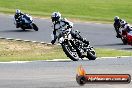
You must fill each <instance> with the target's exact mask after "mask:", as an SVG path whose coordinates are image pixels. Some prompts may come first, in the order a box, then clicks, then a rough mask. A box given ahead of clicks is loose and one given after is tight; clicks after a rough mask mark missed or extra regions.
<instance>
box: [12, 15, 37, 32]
mask: <svg viewBox="0 0 132 88" xmlns="http://www.w3.org/2000/svg"><path fill="white" fill-rule="evenodd" d="M20 19H21V21H20V22H18V24H19V27H20V28H21V29H23V30H25V29H34V30H35V31H38V27H37V26H36V24H35V23H34V21H33V19H32V17H31V16H29V15H27V14H24V15H22V16H21V18H20ZM14 24H15V25H17V24H16V20H15V18H14Z"/></svg>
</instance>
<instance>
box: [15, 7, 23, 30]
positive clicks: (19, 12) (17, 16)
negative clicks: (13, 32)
mask: <svg viewBox="0 0 132 88" xmlns="http://www.w3.org/2000/svg"><path fill="white" fill-rule="evenodd" d="M23 15H24V14H23V13H22V12H21V11H20V10H19V9H17V10H16V13H15V15H14V18H15V21H16V28H19V27H20V23H21V20H22V19H21V18H22V16H23Z"/></svg>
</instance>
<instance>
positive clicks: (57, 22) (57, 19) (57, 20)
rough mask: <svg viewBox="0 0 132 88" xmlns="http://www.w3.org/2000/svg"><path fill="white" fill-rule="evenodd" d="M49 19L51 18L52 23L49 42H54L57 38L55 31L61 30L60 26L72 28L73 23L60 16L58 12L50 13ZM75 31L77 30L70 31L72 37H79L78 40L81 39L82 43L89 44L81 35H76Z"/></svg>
mask: <svg viewBox="0 0 132 88" xmlns="http://www.w3.org/2000/svg"><path fill="white" fill-rule="evenodd" d="M51 19H52V23H53V39H52V41H51V43H52V44H54V43H55V42H56V39H57V35H56V31H58V30H62V28H64V27H66V28H65V29H68V28H72V27H73V23H72V22H70V21H68V20H67V19H66V18H61V14H60V13H59V12H53V13H52V15H51ZM76 32H77V31H75V32H73V30H72V31H71V35H72V37H74V38H76V39H79V40H81V41H83V42H84V43H87V44H89V41H87V40H85V39H84V38H82V37H78V36H77V34H76Z"/></svg>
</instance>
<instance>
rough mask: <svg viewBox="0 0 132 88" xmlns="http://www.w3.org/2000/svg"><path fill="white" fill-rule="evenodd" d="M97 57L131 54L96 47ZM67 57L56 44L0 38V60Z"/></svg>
mask: <svg viewBox="0 0 132 88" xmlns="http://www.w3.org/2000/svg"><path fill="white" fill-rule="evenodd" d="M96 53H97V57H108V56H109V57H114V56H132V53H131V52H130V51H123V50H112V49H101V48H97V49H96ZM51 59H68V58H67V57H66V55H65V54H64V52H63V51H62V48H61V47H60V46H57V45H47V44H40V43H31V42H22V41H14V40H4V39H0V61H33V60H51Z"/></svg>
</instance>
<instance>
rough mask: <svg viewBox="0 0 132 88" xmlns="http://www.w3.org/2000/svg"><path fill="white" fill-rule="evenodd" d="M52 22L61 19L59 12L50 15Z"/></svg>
mask: <svg viewBox="0 0 132 88" xmlns="http://www.w3.org/2000/svg"><path fill="white" fill-rule="evenodd" d="M51 19H52V22H56V21H59V20H60V19H61V14H60V13H59V12H53V13H52V14H51Z"/></svg>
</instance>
